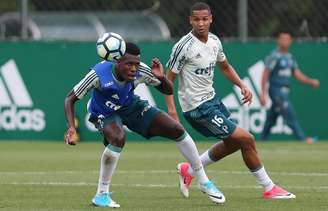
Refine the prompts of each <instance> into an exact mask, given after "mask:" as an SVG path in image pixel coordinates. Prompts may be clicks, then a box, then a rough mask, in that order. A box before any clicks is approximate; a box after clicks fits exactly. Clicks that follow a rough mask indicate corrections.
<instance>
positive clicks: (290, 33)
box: [276, 29, 293, 37]
mask: <svg viewBox="0 0 328 211" xmlns="http://www.w3.org/2000/svg"><path fill="white" fill-rule="evenodd" d="M281 34H289V35H290V36H291V37H293V33H292V32H291V31H290V30H287V29H283V30H279V31H278V32H277V34H276V37H279V36H280V35H281Z"/></svg>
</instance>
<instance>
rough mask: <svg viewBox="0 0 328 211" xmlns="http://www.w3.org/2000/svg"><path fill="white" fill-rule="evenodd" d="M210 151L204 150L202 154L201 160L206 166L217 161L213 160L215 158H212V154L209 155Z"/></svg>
mask: <svg viewBox="0 0 328 211" xmlns="http://www.w3.org/2000/svg"><path fill="white" fill-rule="evenodd" d="M208 151H209V150H206V152H204V153H203V154H202V155H201V156H200V160H201V161H202V164H203V166H204V167H205V166H208V165H210V164H212V163H215V161H213V160H212V159H211V158H210V156H209V154H208Z"/></svg>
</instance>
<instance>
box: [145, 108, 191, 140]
mask: <svg viewBox="0 0 328 211" xmlns="http://www.w3.org/2000/svg"><path fill="white" fill-rule="evenodd" d="M184 133H185V129H184V128H183V127H182V125H181V124H180V123H179V122H177V121H176V120H174V119H173V118H172V117H170V116H169V115H168V114H167V113H164V112H161V113H158V114H157V115H156V117H155V118H154V119H153V121H152V122H151V124H150V127H149V134H150V135H151V136H162V137H165V138H169V139H177V138H179V137H181V136H182V135H183V134H184Z"/></svg>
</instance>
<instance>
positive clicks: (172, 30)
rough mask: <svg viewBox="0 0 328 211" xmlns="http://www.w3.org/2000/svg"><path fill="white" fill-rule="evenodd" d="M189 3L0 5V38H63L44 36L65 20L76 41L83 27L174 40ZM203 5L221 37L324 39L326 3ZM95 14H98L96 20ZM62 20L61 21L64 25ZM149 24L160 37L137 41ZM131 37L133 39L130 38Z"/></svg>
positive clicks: (246, 0)
mask: <svg viewBox="0 0 328 211" xmlns="http://www.w3.org/2000/svg"><path fill="white" fill-rule="evenodd" d="M193 2H195V1H194V0H179V1H175V0H152V1H151V0H135V1H131V0H83V1H78V0H56V1H53V0H1V1H0V37H1V39H13V38H17V37H23V38H27V37H29V38H33V39H56V38H59V39H62V38H64V39H65V37H61V36H58V37H56V31H55V30H52V31H51V33H52V34H51V35H49V34H47V33H46V32H49V28H51V27H52V28H53V27H57V29H60V27H61V25H65V24H68V23H69V22H70V21H71V22H72V23H71V24H70V25H68V26H67V27H68V28H70V29H72V30H74V29H76V30H77V33H78V32H80V35H81V37H84V36H83V35H84V34H85V32H86V31H89V30H85V28H83V25H95V26H94V27H95V28H96V30H97V31H98V32H99V33H100V32H102V30H109V29H112V28H114V29H115V27H117V25H123V26H128V27H125V29H127V28H128V29H129V27H131V26H133V27H132V29H133V30H131V31H129V36H130V37H131V38H134V39H147V38H148V39H169V38H170V37H173V38H177V37H180V36H181V35H183V34H185V33H187V32H188V31H189V30H190V27H189V24H188V15H189V8H190V5H191V4H192V3H193ZM205 2H207V3H208V4H209V5H210V6H211V8H212V13H213V15H214V23H213V25H212V31H213V32H214V33H215V34H218V35H219V36H220V37H223V38H239V39H241V40H244V41H245V40H247V39H250V38H270V37H273V36H274V35H275V33H276V32H278V31H279V30H282V29H288V30H289V31H291V32H293V33H294V35H295V36H296V37H297V38H303V39H313V38H316V39H320V40H326V37H327V34H328V21H327V20H328V13H327V10H328V0H302V1H299V0H266V1H263V0H208V1H205ZM86 14H87V15H86ZM90 14H93V15H95V16H90ZM97 14H101V15H100V16H102V17H99V15H97ZM118 14H121V15H118ZM86 16H87V17H86ZM28 17H29V19H28ZM63 18H66V21H64V20H63ZM22 23H23V25H22ZM154 23H155V25H159V28H160V29H159V31H161V33H162V34H163V35H162V36H154V37H153V36H152V33H147V36H140V35H139V36H138V29H142V28H144V27H147V26H150V25H152V24H154ZM106 24H107V26H106ZM104 25H105V26H104ZM39 26H40V28H39V32H34V33H39V34H34V37H33V36H32V33H33V30H34V31H38V27H39ZM58 27H59V28H58ZM47 30H48V31H47ZM79 30H81V31H79ZM149 30H150V31H147V30H146V31H145V32H151V31H153V32H154V34H156V33H155V32H156V30H154V29H153V28H151V27H150V29H149ZM140 31H142V30H140ZM69 32H70V30H67V31H65V32H64V33H68V34H69ZM57 33H59V32H58V31H57ZM133 33H135V34H137V35H136V36H133ZM131 34H132V35H131ZM42 35H44V36H42ZM71 36H72V37H73V39H74V38H75V39H77V40H81V38H79V37H78V36H76V34H74V33H72V34H71ZM66 38H67V37H66ZM85 39H86V40H88V39H89V40H90V39H93V36H85Z"/></svg>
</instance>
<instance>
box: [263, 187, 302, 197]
mask: <svg viewBox="0 0 328 211" xmlns="http://www.w3.org/2000/svg"><path fill="white" fill-rule="evenodd" d="M263 198H264V199H295V198H296V196H295V195H294V194H292V193H290V192H288V191H286V190H285V189H283V188H281V187H279V186H277V185H275V186H273V188H272V189H271V190H269V191H267V192H264V193H263Z"/></svg>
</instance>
